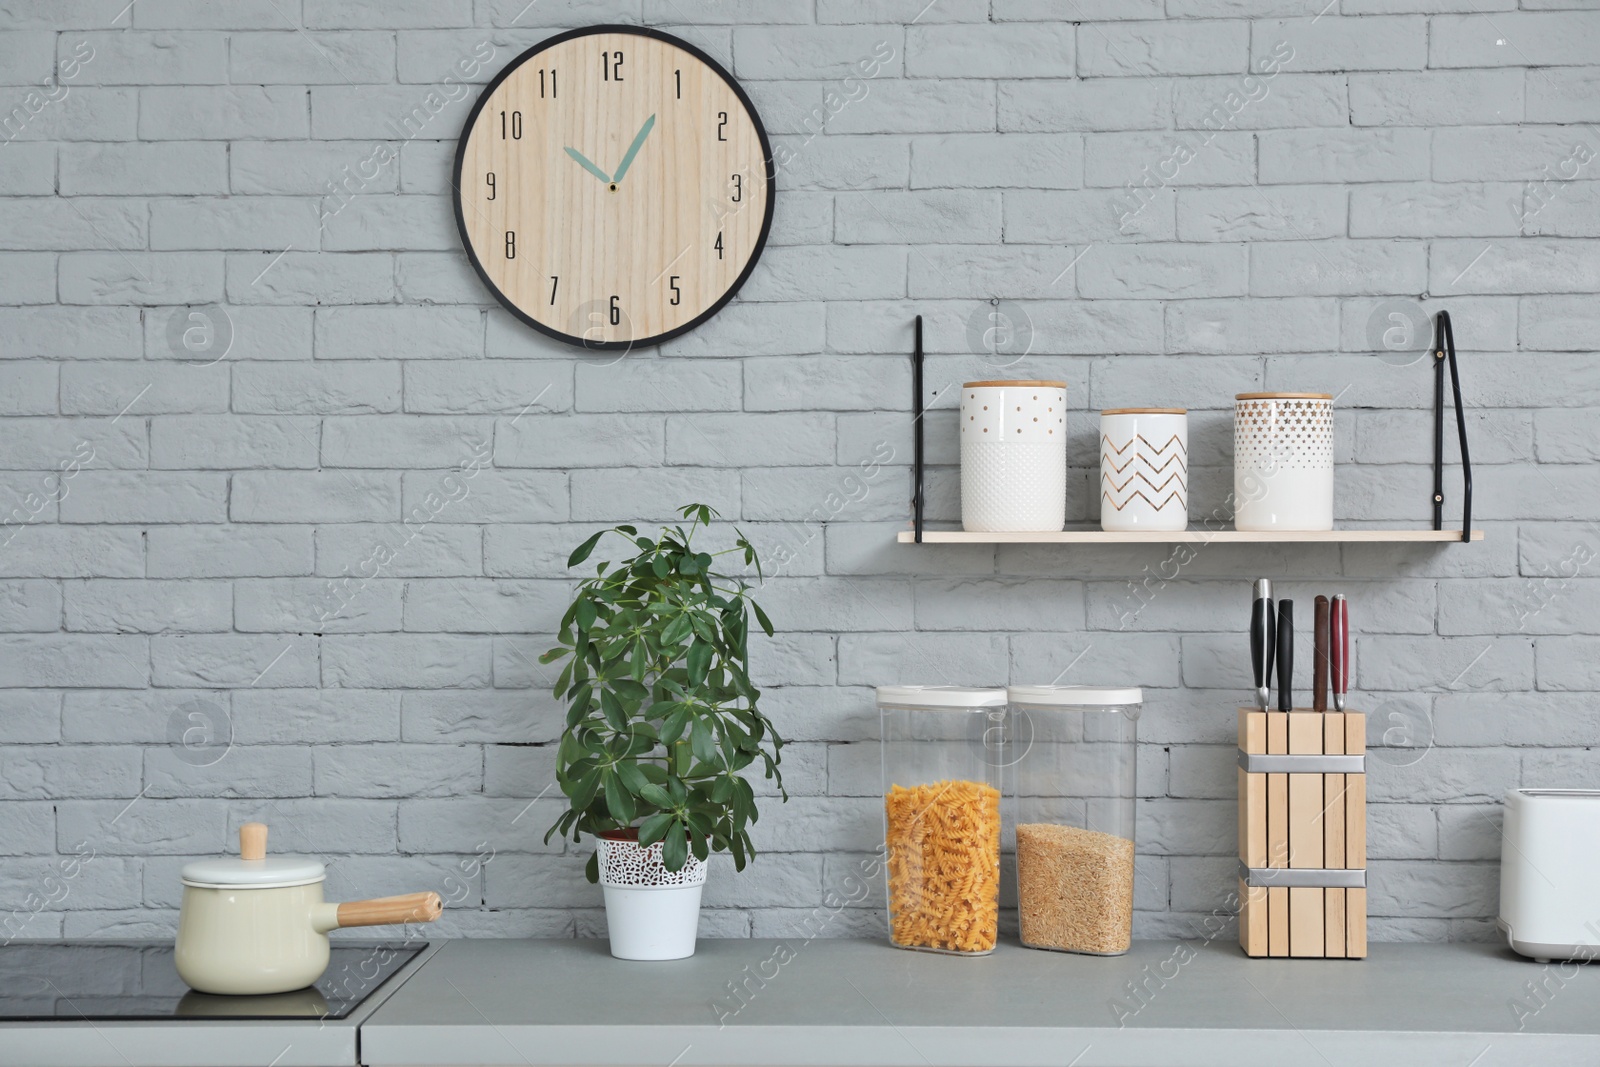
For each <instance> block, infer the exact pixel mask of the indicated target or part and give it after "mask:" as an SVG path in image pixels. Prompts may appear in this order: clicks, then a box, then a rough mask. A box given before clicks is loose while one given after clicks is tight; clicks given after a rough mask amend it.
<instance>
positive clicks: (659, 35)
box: [450, 25, 778, 351]
mask: <svg viewBox="0 0 1600 1067" xmlns="http://www.w3.org/2000/svg"><path fill="white" fill-rule="evenodd" d="M601 33H626V34H632V35H634V36H638V37H654V38H655V39H656V40H658V41H666V42H667V43H668V44H671V45H675V46H676V47H678V48H681V49H683V50H684V51H685V52H688V53H689V54H690V55H692V56H694V57H695V58H696V59H698V60H699V61H700V62H702V63H704V64H705V65H706V66H707V67H709V68H711V70H712V71H713V72H715V73H716V75H717V76H718V77H719V78H721V79H722V80H723V81H724V82H726V83H727V85H728V87H729V88H731V89H732V90H733V92H734V95H736V96H737V97H738V98H739V102H740V103H741V104H743V105H744V109H745V112H746V113H747V114H748V115H749V116H750V122H751V124H752V125H754V126H755V128H756V137H757V138H758V139H759V141H760V143H761V159H762V162H763V163H764V164H765V165H766V168H767V204H766V209H765V211H764V213H763V215H762V218H761V232H760V234H758V235H757V237H756V243H755V247H754V248H753V249H751V251H750V259H749V260H748V261H747V262H746V263H745V265H744V269H743V270H742V271H740V272H739V277H737V278H735V279H734V281H733V284H732V285H730V286H729V287H728V289H727V291H726V292H724V293H723V294H722V295H721V296H720V297H718V298H717V300H716V301H715V302H714V303H713V304H711V306H709V307H707V308H706V309H705V310H704V311H702V312H701V313H700V314H699V315H697V316H695V318H694V319H693V320H691V321H689V322H686V323H684V324H683V325H682V326H678V327H675V328H673V329H671V330H668V331H667V332H665V333H659V334H655V335H654V336H651V337H644V338H630V339H629V340H626V341H594V340H590V339H588V338H585V337H581V336H575V335H573V334H570V333H563V332H561V331H560V330H557V329H554V328H553V327H550V326H546V325H545V324H544V323H542V322H540V321H539V320H538V319H536V318H534V317H533V316H531V315H529V314H528V313H527V312H525V311H523V310H522V309H521V308H519V307H518V306H517V305H516V304H515V303H513V302H512V300H511V299H510V298H509V297H507V296H506V294H505V293H503V292H501V291H500V287H499V286H498V285H496V284H495V283H494V279H492V278H490V277H489V273H488V271H486V270H484V267H483V264H482V263H481V262H480V261H479V259H478V253H477V252H476V251H474V250H473V247H472V240H471V238H470V236H469V235H468V233H467V218H466V213H465V211H464V210H463V207H462V203H461V171H462V168H463V167H464V166H465V164H466V156H467V138H468V137H469V136H470V135H471V133H472V128H473V126H474V124H475V123H476V122H477V121H478V115H479V114H480V113H481V112H482V111H483V107H484V105H485V104H487V103H488V102H489V98H490V97H491V96H493V95H494V91H495V90H496V89H498V88H499V87H500V83H501V82H503V81H505V80H506V79H507V78H509V77H510V76H511V74H512V73H513V72H514V71H516V70H517V69H518V68H519V67H521V66H522V65H523V64H524V63H526V62H528V61H529V60H530V59H532V58H533V57H534V56H536V55H538V54H539V53H540V52H543V51H545V50H546V49H549V48H553V47H555V46H556V45H558V44H562V43H564V42H566V41H571V40H574V39H575V38H578V37H592V36H594V35H595V34H601ZM450 184H451V189H452V196H451V201H452V203H453V205H454V207H455V213H456V229H457V230H458V231H459V232H460V234H461V247H462V248H463V249H465V250H466V253H467V261H468V262H470V263H471V264H472V269H473V271H475V272H476V273H477V275H478V278H479V279H480V280H481V281H482V282H483V284H484V285H485V286H486V287H487V288H488V290H489V292H490V293H492V294H494V298H495V299H496V300H498V301H499V302H500V304H501V306H502V307H504V308H505V309H506V310H507V311H509V312H511V313H512V314H513V315H515V316H516V317H517V318H519V319H521V320H522V321H523V322H525V323H527V324H528V325H529V326H532V327H533V328H534V329H536V330H538V331H539V332H540V333H542V334H544V335H546V336H547V337H553V338H555V339H556V340H557V341H563V342H565V343H566V344H569V345H572V346H574V347H577V348H583V349H587V350H590V351H619V350H621V351H626V350H628V349H631V348H634V347H636V346H637V347H642V348H647V347H650V346H652V345H659V344H662V343H663V342H666V341H670V340H672V339H673V338H674V337H678V336H680V335H681V334H685V333H688V332H689V331H690V330H693V329H695V328H697V327H699V326H700V325H701V324H702V323H704V322H705V321H706V320H707V319H709V318H711V316H713V315H715V314H716V313H717V312H719V311H721V310H722V309H723V307H725V306H726V305H727V303H728V301H730V300H732V299H733V297H734V294H735V293H737V292H738V291H739V290H740V289H741V288H743V286H744V283H745V280H746V279H748V278H749V277H750V272H751V271H753V270H754V269H755V266H756V263H757V262H758V261H759V260H760V259H761V253H762V252H764V251H765V250H766V247H767V235H768V234H769V233H771V231H772V209H773V204H774V202H775V201H776V200H777V191H778V190H777V171H776V169H775V168H774V167H773V165H772V144H771V142H769V141H768V140H767V128H766V127H765V126H763V125H762V123H761V114H760V113H759V112H758V111H756V106H755V104H754V103H753V102H752V101H751V100H750V96H749V94H748V93H746V92H745V91H744V87H743V86H742V85H740V84H739V83H738V82H737V81H735V80H734V77H733V75H732V74H729V73H728V71H727V70H726V69H724V68H723V66H722V64H721V63H718V62H717V61H716V60H715V59H713V58H712V57H711V56H709V55H707V54H706V53H705V52H704V51H702V50H701V49H699V48H696V47H695V46H694V45H692V44H690V43H689V42H688V41H685V40H684V39H683V38H681V37H674V36H673V35H672V34H670V33H663V32H662V31H660V30H657V29H652V28H650V27H648V26H619V25H607V26H586V27H583V28H581V29H576V30H567V31H566V32H564V33H558V34H556V35H555V36H554V37H547V38H545V39H544V40H542V41H540V42H539V43H538V44H536V45H533V46H532V47H530V48H528V49H526V50H524V51H523V52H522V53H521V54H520V55H518V56H517V57H516V58H515V59H513V60H512V61H511V62H510V63H507V64H506V65H505V68H504V69H502V70H501V71H500V73H499V74H496V75H495V76H494V78H493V80H491V81H490V82H489V84H488V85H486V86H484V89H483V92H481V93H480V94H478V99H477V100H476V101H474V103H473V105H472V110H471V111H470V112H468V113H467V121H466V122H465V124H464V125H463V126H462V128H461V136H460V138H459V139H458V140H457V142H456V159H455V164H454V166H453V167H452V168H451V172H450Z"/></svg>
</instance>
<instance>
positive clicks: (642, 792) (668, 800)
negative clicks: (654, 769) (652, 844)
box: [634, 782, 673, 844]
mask: <svg viewBox="0 0 1600 1067" xmlns="http://www.w3.org/2000/svg"><path fill="white" fill-rule="evenodd" d="M634 792H636V793H638V794H639V797H640V799H641V800H643V801H645V802H646V803H647V804H650V805H651V806H652V807H657V808H670V807H672V806H673V805H672V794H670V793H668V792H667V791H666V790H665V789H663V788H661V787H660V786H659V785H656V784H655V783H654V782H646V783H645V784H644V785H642V786H640V787H639V788H638V789H636V790H634ZM646 844H648V842H646Z"/></svg>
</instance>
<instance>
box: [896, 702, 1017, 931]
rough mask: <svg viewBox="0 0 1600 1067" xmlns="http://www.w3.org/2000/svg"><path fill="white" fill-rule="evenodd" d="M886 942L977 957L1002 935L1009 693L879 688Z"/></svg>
mask: <svg viewBox="0 0 1600 1067" xmlns="http://www.w3.org/2000/svg"><path fill="white" fill-rule="evenodd" d="M878 711H879V717H880V721H881V725H882V735H881V736H882V750H883V791H884V805H883V808H884V846H885V850H886V864H885V866H886V868H887V872H888V909H889V940H890V942H891V943H892V944H894V945H896V946H898V947H900V948H910V949H920V950H923V951H927V952H944V953H950V954H952V955H963V956H977V955H983V954H985V953H989V952H992V951H994V947H995V943H996V941H997V939H998V936H999V925H1000V789H999V775H1000V768H1001V766H1002V765H1003V759H1002V756H1003V751H1002V749H1003V746H1002V738H1003V736H1004V725H1005V721H1006V692H1005V690H1004V689H966V688H960V687H956V686H916V685H895V686H880V687H879V688H878Z"/></svg>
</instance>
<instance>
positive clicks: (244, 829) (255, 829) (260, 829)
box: [239, 822, 267, 860]
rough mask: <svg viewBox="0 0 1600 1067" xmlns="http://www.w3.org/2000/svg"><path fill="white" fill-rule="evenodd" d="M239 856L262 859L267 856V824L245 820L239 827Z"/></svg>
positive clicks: (241, 857) (244, 858) (248, 858)
mask: <svg viewBox="0 0 1600 1067" xmlns="http://www.w3.org/2000/svg"><path fill="white" fill-rule="evenodd" d="M239 858H240V859H242V860H264V859H266V858H267V824H266V823H264V822H247V823H245V824H244V825H243V826H241V827H239Z"/></svg>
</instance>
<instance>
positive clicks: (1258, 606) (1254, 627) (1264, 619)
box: [1250, 578, 1277, 711]
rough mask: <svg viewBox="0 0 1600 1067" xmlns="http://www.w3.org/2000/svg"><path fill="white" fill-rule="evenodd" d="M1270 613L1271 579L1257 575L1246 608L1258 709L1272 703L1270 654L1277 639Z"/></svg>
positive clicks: (1272, 613)
mask: <svg viewBox="0 0 1600 1067" xmlns="http://www.w3.org/2000/svg"><path fill="white" fill-rule="evenodd" d="M1273 615H1274V609H1273V605H1272V582H1271V580H1270V579H1267V578H1257V579H1256V592H1255V601H1254V603H1253V604H1252V605H1251V608H1250V669H1251V671H1252V672H1254V675H1255V681H1256V705H1257V706H1258V707H1260V708H1261V710H1262V711H1266V710H1267V709H1268V708H1270V707H1272V657H1273V653H1274V651H1275V644H1276V641H1277V636H1276V632H1275V631H1276V629H1277V627H1276V625H1275V623H1276V620H1275V619H1274V617H1273Z"/></svg>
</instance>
